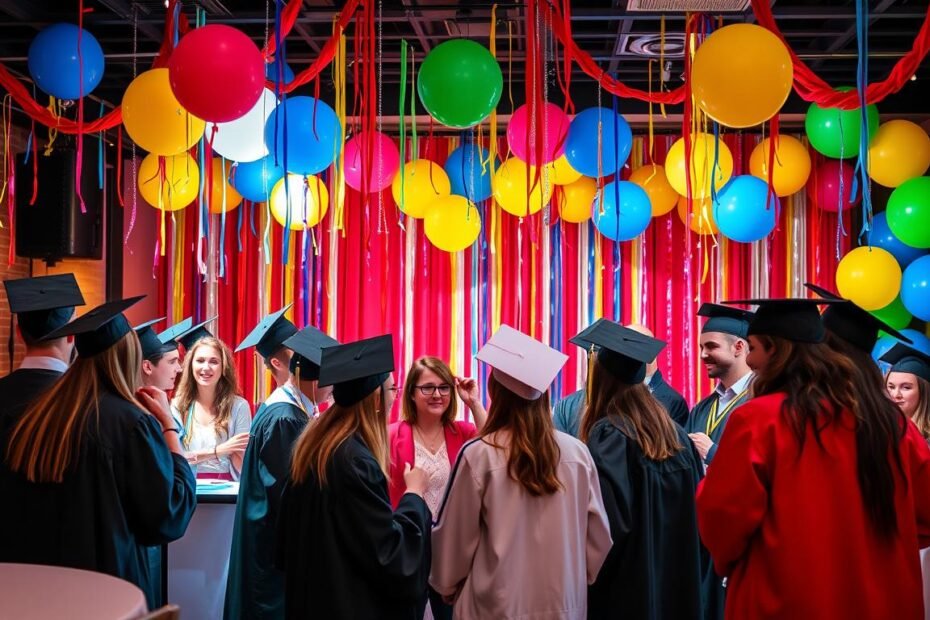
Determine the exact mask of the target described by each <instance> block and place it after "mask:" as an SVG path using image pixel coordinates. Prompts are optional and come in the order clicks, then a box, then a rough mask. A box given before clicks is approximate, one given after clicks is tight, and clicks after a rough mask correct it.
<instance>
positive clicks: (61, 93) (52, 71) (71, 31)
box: [28, 24, 104, 99]
mask: <svg viewBox="0 0 930 620" xmlns="http://www.w3.org/2000/svg"><path fill="white" fill-rule="evenodd" d="M78 33H80V35H81V48H80V52H81V53H80V58H78ZM28 60H29V63H28V64H29V75H30V76H32V79H33V80H34V81H35V83H36V86H38V87H39V88H40V89H41V90H42V91H43V92H45V93H47V94H49V95H51V96H53V97H58V98H59V99H80V98H81V96H82V95H87V94H90V92H91V91H93V90H94V89H95V88H97V85H98V84H100V80H102V79H103V64H104V60H103V50H102V49H100V43H98V42H97V39H96V38H94V35H92V34H91V33H89V32H87V31H86V30H82V29H81V28H78V27H77V26H75V25H74V24H52V25H51V26H48V27H47V28H44V29H42V31H41V32H39V34H37V35H36V38H35V39H33V40H32V43H31V44H30V45H29V57H28Z"/></svg>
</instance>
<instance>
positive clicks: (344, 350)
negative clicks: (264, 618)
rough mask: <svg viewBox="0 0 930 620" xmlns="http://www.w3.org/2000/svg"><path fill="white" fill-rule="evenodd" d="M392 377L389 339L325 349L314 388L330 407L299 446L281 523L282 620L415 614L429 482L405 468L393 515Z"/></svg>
mask: <svg viewBox="0 0 930 620" xmlns="http://www.w3.org/2000/svg"><path fill="white" fill-rule="evenodd" d="M393 370H394V350H393V345H392V339H391V336H390V335H386V336H379V337H377V338H369V339H367V340H361V341H358V342H353V343H350V344H345V345H340V346H334V347H326V348H324V349H323V353H322V357H321V360H320V377H319V384H320V385H322V386H329V385H332V386H333V400H334V401H335V404H334V405H333V406H332V407H331V408H330V409H328V410H327V411H326V413H324V414H322V415H321V416H320V417H318V418H316V419H315V420H314V421H312V422H311V423H310V424H309V425H308V426H307V428H306V430H305V431H304V432H303V434H302V435H301V436H300V439H298V440H297V445H296V446H295V448H294V457H293V462H292V464H291V477H290V481H289V482H288V484H287V486H286V487H285V489H284V493H283V497H282V499H281V512H280V519H279V521H278V558H277V563H278V565H279V567H280V568H281V569H283V570H284V575H285V577H284V584H285V585H284V588H285V608H286V617H288V618H295V619H296V618H301V619H302V618H310V617H318V618H382V619H388V620H390V619H394V618H396V619H398V620H401V619H403V620H411V619H412V618H414V616H415V614H416V609H417V604H418V602H419V599H420V597H421V595H422V593H423V592H424V591H425V590H426V579H427V576H428V574H429V530H430V518H429V508H428V507H427V506H426V502H424V501H423V497H422V496H423V492H424V490H425V489H426V484H427V477H426V474H425V473H424V472H423V471H422V470H421V469H418V468H410V467H409V465H408V467H407V471H406V472H405V474H404V481H405V484H406V487H407V492H406V493H405V494H404V496H403V498H401V500H400V503H399V505H398V506H397V508H396V510H395V509H393V508H392V507H391V502H390V499H389V497H388V484H387V471H388V441H387V415H388V412H389V411H390V408H391V406H392V405H393V403H394V397H395V392H396V391H397V387H396V386H395V385H394V379H393V377H392V376H391V373H392V372H393Z"/></svg>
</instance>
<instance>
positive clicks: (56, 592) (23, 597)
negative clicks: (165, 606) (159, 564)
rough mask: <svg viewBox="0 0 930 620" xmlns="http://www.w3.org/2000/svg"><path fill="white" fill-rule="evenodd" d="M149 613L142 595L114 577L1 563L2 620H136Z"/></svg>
mask: <svg viewBox="0 0 930 620" xmlns="http://www.w3.org/2000/svg"><path fill="white" fill-rule="evenodd" d="M146 611H147V607H146V605H145V595H144V594H143V593H142V590H140V589H139V588H137V587H136V586H134V585H133V584H131V583H129V582H128V581H123V580H122V579H117V578H116V577H111V576H110V575H104V574H102V573H94V572H91V571H86V570H77V569H74V568H62V567H60V566H42V565H38V564H0V620H13V619H16V620H21V619H24V618H28V619H29V620H47V619H48V620H50V619H52V618H55V619H59V618H70V619H71V620H91V619H94V620H132V619H133V618H138V617H140V616H143V615H145V613H146Z"/></svg>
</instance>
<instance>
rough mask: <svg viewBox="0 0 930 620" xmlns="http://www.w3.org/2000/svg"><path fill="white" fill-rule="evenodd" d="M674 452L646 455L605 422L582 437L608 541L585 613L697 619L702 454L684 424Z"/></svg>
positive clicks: (701, 556)
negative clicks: (598, 487) (609, 546)
mask: <svg viewBox="0 0 930 620" xmlns="http://www.w3.org/2000/svg"><path fill="white" fill-rule="evenodd" d="M675 430H676V431H677V432H678V438H679V441H681V443H682V445H683V446H685V449H684V450H682V451H680V452H679V453H678V454H676V455H675V456H672V457H670V458H668V459H666V460H664V461H653V460H651V459H648V458H646V457H645V456H644V455H643V452H642V449H641V448H640V447H639V445H638V444H637V443H636V442H635V441H633V440H632V439H630V438H629V437H628V436H627V435H626V434H625V433H623V432H622V431H621V430H620V429H619V428H618V427H617V426H616V425H615V424H614V423H613V422H612V421H611V420H601V421H600V422H598V423H597V424H595V426H594V428H593V429H592V431H591V437H590V438H589V440H588V448H589V450H590V451H591V456H592V457H593V458H594V464H595V466H596V467H597V472H598V477H599V478H600V483H601V493H602V495H603V497H604V507H605V509H606V511H607V518H608V521H609V522H610V535H611V537H612V538H613V541H614V545H613V548H612V549H611V550H610V553H609V554H608V556H607V560H606V561H605V562H604V566H603V567H602V568H601V572H600V573H599V574H598V576H597V580H596V581H595V582H594V584H593V585H592V586H591V587H590V589H589V595H588V618H592V619H600V618H605V619H606V618H619V617H623V618H631V619H635V620H660V619H667V620H688V619H694V620H697V619H699V618H701V616H702V597H701V582H702V567H703V565H704V555H706V554H705V553H704V552H703V550H702V548H701V543H700V539H699V536H698V529H697V509H696V507H695V499H694V497H695V493H696V491H697V485H698V482H699V481H700V480H701V478H702V477H703V467H702V465H701V458H700V456H699V455H698V453H697V450H695V448H694V446H693V445H692V443H691V442H690V441H689V439H688V436H687V435H686V434H685V432H684V430H683V429H681V428H680V427H678V426H676V427H675Z"/></svg>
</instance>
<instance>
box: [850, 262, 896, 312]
mask: <svg viewBox="0 0 930 620" xmlns="http://www.w3.org/2000/svg"><path fill="white" fill-rule="evenodd" d="M836 289H837V290H838V291H839V293H840V295H841V296H842V297H845V298H846V299H848V300H850V301H851V302H853V303H854V304H856V305H857V306H859V307H860V308H862V309H863V310H868V311H870V312H871V311H872V310H879V309H881V308H884V307H885V306H887V305H888V304H890V303H891V302H893V301H894V300H895V298H896V297H897V296H898V293H899V292H900V291H901V267H900V266H899V265H898V261H897V260H895V257H894V256H893V255H892V254H891V252H888V251H886V250H883V249H881V248H875V247H873V248H869V247H860V248H856V249H854V250H851V251H850V252H849V253H848V254H847V255H846V256H844V257H843V258H842V260H840V264H839V265H837V267H836Z"/></svg>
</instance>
